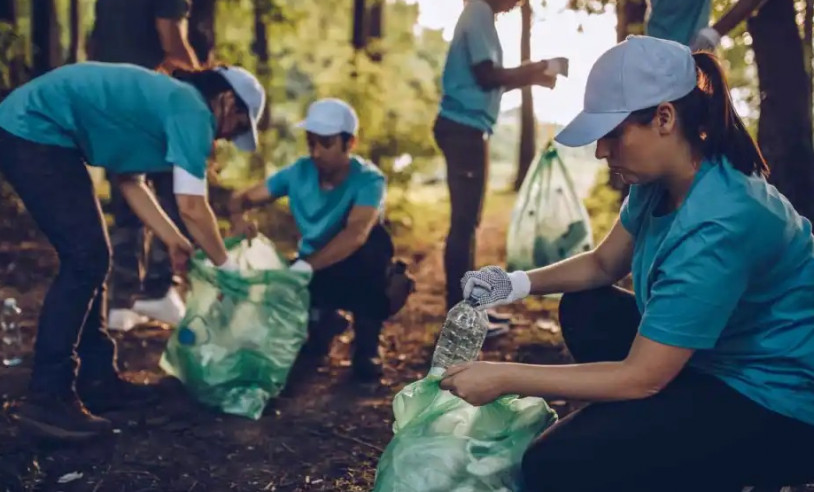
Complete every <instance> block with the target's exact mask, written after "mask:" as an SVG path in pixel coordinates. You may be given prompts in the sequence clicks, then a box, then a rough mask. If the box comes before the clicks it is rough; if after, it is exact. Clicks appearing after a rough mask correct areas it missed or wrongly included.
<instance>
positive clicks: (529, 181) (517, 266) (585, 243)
mask: <svg viewBox="0 0 814 492" xmlns="http://www.w3.org/2000/svg"><path fill="white" fill-rule="evenodd" d="M517 196H518V198H517V202H516V203H515V206H514V209H513V211H512V218H511V223H510V224H509V231H508V235H507V242H506V264H507V267H508V268H509V269H510V270H530V269H532V268H539V267H543V266H546V265H550V264H552V263H556V262H558V261H560V260H564V259H566V258H570V257H571V256H574V255H576V254H578V253H582V252H584V251H590V250H591V249H593V246H594V244H593V235H592V232H591V223H590V220H589V219H588V212H587V210H586V209H585V205H583V203H582V200H580V198H579V196H578V195H577V193H576V191H575V189H574V183H573V182H572V180H571V176H570V175H569V173H568V170H567V169H566V167H565V165H564V164H563V162H562V159H561V158H560V156H559V153H558V152H557V148H556V147H555V146H554V143H553V142H550V143H549V144H548V146H546V148H545V150H543V152H542V154H541V155H540V157H539V159H537V162H536V163H535V164H534V167H533V168H532V169H530V170H529V172H528V174H527V175H526V178H525V179H524V180H523V185H522V186H521V187H520V192H519V193H518V195H517Z"/></svg>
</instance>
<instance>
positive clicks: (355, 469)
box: [0, 197, 814, 492]
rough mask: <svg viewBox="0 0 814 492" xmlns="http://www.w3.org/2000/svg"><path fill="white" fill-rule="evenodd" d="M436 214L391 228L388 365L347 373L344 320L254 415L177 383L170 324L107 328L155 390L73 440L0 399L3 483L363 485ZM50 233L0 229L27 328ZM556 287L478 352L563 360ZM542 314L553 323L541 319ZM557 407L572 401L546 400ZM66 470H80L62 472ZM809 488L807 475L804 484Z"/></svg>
mask: <svg viewBox="0 0 814 492" xmlns="http://www.w3.org/2000/svg"><path fill="white" fill-rule="evenodd" d="M491 203H492V206H490V207H489V208H488V209H487V213H486V216H485V217H484V221H483V224H482V227H481V230H480V232H479V252H478V262H479V263H481V264H483V263H500V262H501V261H502V260H503V258H504V257H505V237H506V227H507V222H508V216H509V209H510V204H511V200H510V198H506V197H504V198H498V199H496V200H493V202H491ZM443 222H444V219H443V215H439V217H438V219H436V223H435V224H434V225H431V226H428V228H427V231H426V232H422V233H421V234H419V235H417V236H415V237H413V238H412V239H411V240H409V241H406V242H405V241H401V242H400V244H401V246H400V247H399V254H400V255H401V256H403V257H406V258H408V259H410V260H411V261H412V262H413V274H414V276H415V277H416V279H417V288H418V291H417V292H416V293H415V294H414V295H413V296H412V297H411V299H410V301H409V303H408V305H407V306H406V307H405V308H404V309H403V310H402V311H401V312H400V313H399V314H398V315H397V316H396V317H395V318H394V319H392V320H391V321H389V322H388V323H387V326H386V328H385V331H384V340H385V342H384V345H385V348H386V352H387V356H386V359H385V362H386V367H385V377H384V378H383V379H382V381H381V384H374V385H359V384H357V383H354V382H352V381H351V380H350V378H349V372H350V371H349V346H350V342H351V341H352V332H348V333H345V334H343V335H341V336H339V337H338V338H337V340H336V341H335V343H334V345H333V349H332V352H331V354H330V357H329V358H328V359H327V360H325V361H324V362H322V363H321V364H316V363H314V361H306V360H302V361H300V363H298V364H297V365H296V366H295V369H294V371H293V372H292V376H291V378H290V380H289V384H288V387H287V389H286V391H285V392H284V393H283V395H281V396H280V397H279V398H277V399H276V400H274V401H272V402H271V403H270V404H269V406H268V408H267V409H266V412H265V414H264V416H263V418H261V419H260V420H259V421H252V420H248V419H244V418H240V417H233V416H228V415H223V414H218V413H216V412H214V411H211V410H209V409H207V408H204V407H202V406H201V405H199V404H197V403H196V402H195V401H193V400H191V399H190V398H189V397H187V395H186V393H185V391H184V388H183V386H181V385H180V383H178V382H177V381H175V380H174V379H172V378H168V377H166V376H164V375H163V373H162V371H161V370H160V369H159V368H158V360H159V357H160V355H161V353H162V350H163V348H164V345H165V343H166V340H167V338H168V336H169V333H170V332H169V331H168V330H166V329H165V328H164V327H162V326H160V325H151V326H144V327H140V328H137V329H135V330H133V331H131V332H128V333H126V334H121V333H118V334H116V338H117V340H118V342H119V350H120V357H119V359H120V363H121V365H122V366H123V369H125V370H126V375H127V377H128V378H130V379H132V380H135V381H145V382H150V383H156V384H157V385H158V388H159V390H160V391H161V392H162V395H163V396H162V398H161V400H160V402H159V403H158V404H156V405H154V406H152V407H150V408H146V409H145V408H140V409H131V410H129V411H121V412H118V413H111V414H106V415H105V416H106V417H108V418H110V419H111V420H112V421H113V422H114V423H115V425H116V427H117V433H116V434H115V435H114V436H113V437H112V438H110V439H108V440H103V441H98V442H94V443H90V444H82V445H65V444H60V443H54V442H43V441H35V440H32V439H31V438H28V437H26V436H23V435H19V434H18V432H17V430H16V428H15V427H14V426H13V425H12V423H11V422H10V421H9V420H8V418H7V417H6V416H5V412H3V413H0V491H18V490H20V491H22V490H25V491H65V492H69V491H88V492H91V491H92V492H96V491H111V492H112V491H116V492H119V491H121V492H125V491H133V492H135V491H140V492H147V491H218V492H219V491H232V490H234V491H368V490H371V488H372V486H373V480H374V474H375V469H376V464H377V460H378V458H379V456H380V455H381V453H382V451H383V449H384V447H385V446H386V445H387V443H388V442H389V440H390V438H391V436H392V432H391V425H392V410H391V406H390V405H391V401H392V397H393V395H395V394H396V393H397V392H398V391H399V390H400V389H401V388H403V387H404V385H405V384H408V383H410V382H412V381H414V380H416V379H419V378H421V377H423V375H424V374H425V372H426V370H427V369H428V364H429V361H430V357H431V354H432V348H433V344H434V341H435V336H436V335H437V331H438V329H439V327H440V325H441V323H442V321H443V317H444V315H445V312H444V305H443V286H444V283H443V282H444V279H443V268H442V264H441V251H442V236H443V232H444V230H443V227H442V224H443ZM56 264H57V263H56V258H55V255H54V254H53V253H52V252H51V250H50V248H49V247H48V245H47V244H44V243H43V242H42V241H38V240H31V241H26V242H22V243H20V242H19V241H10V240H9V238H8V237H7V238H5V239H3V238H0V297H8V296H16V297H17V298H18V299H19V300H20V301H21V305H22V307H23V309H24V310H25V313H26V318H25V326H24V328H25V332H26V335H27V338H28V339H29V341H30V340H31V338H32V337H33V332H34V326H35V324H36V313H38V311H39V307H40V305H41V302H42V299H43V295H44V292H45V288H46V287H47V284H48V281H49V279H50V278H51V277H52V276H53V274H54V272H55V268H56ZM556 306H557V301H556V300H542V301H530V302H528V303H527V304H525V305H520V306H514V307H512V308H511V312H512V313H513V315H514V317H513V327H512V329H511V331H510V332H509V333H508V334H507V335H505V336H503V337H499V338H497V339H493V340H488V341H487V343H486V346H485V347H484V355H483V357H484V358H485V359H489V360H515V361H525V362H538V363H557V362H564V361H567V360H569V358H568V354H567V351H566V350H565V348H564V345H563V344H562V341H561V338H560V337H559V334H558V333H557V330H556V323H555V322H556ZM552 326H553V329H552ZM29 362H30V357H29V360H27V361H26V364H24V365H23V366H22V367H19V368H14V369H3V368H0V399H2V403H3V405H4V407H6V408H7V407H8V404H9V403H10V402H11V401H13V400H14V399H15V398H16V397H18V396H20V395H21V394H22V393H23V391H24V388H25V385H26V383H27V380H28V375H29V372H30V371H29V367H28V365H27V364H28V363H29ZM549 403H550V404H551V406H552V408H554V409H555V410H556V411H557V412H558V413H559V415H560V416H564V415H566V414H567V413H569V412H570V411H572V410H573V408H574V406H573V405H572V404H570V403H568V402H565V401H550V402H549ZM67 474H74V476H77V475H76V474H81V476H79V477H78V478H76V479H75V480H73V481H71V482H69V483H65V484H60V483H59V480H60V478H62V477H65V476H66V475H67ZM812 490H814V489H812Z"/></svg>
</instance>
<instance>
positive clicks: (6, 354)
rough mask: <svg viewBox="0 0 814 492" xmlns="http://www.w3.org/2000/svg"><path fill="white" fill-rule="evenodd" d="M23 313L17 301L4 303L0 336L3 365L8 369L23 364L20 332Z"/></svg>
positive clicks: (11, 299) (10, 299)
mask: <svg viewBox="0 0 814 492" xmlns="http://www.w3.org/2000/svg"><path fill="white" fill-rule="evenodd" d="M21 314H22V311H21V310H20V308H19V307H17V300H16V299H13V298H8V299H6V300H5V301H3V308H2V311H0V336H2V347H0V352H1V354H0V355H2V361H3V365H4V366H6V367H14V366H18V365H20V364H21V363H22V362H23V336H22V333H21V332H20V318H21Z"/></svg>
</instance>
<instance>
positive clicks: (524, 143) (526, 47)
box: [514, 2, 536, 191]
mask: <svg viewBox="0 0 814 492" xmlns="http://www.w3.org/2000/svg"><path fill="white" fill-rule="evenodd" d="M520 13H521V28H520V59H521V60H522V61H528V60H530V59H531V16H532V11H531V5H530V4H529V2H524V3H523V5H522V6H521V7H520ZM521 91H522V92H521V103H520V152H519V159H518V163H517V176H516V177H515V180H514V189H515V191H517V190H519V189H520V187H521V186H522V185H523V180H524V179H525V178H526V173H528V171H529V167H530V166H531V161H532V160H533V159H534V152H535V147H536V142H535V140H536V138H535V137H536V131H535V130H536V128H535V126H536V125H535V121H534V99H533V97H532V93H531V87H530V86H526V87H523V88H522V89H521Z"/></svg>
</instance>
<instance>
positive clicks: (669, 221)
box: [442, 37, 814, 492]
mask: <svg viewBox="0 0 814 492" xmlns="http://www.w3.org/2000/svg"><path fill="white" fill-rule="evenodd" d="M557 140H558V141H559V142H560V143H562V144H564V145H569V146H581V145H587V144H589V143H591V142H594V141H597V144H596V156H597V158H598V159H605V160H607V162H608V165H609V166H610V169H611V171H612V172H614V173H617V174H619V175H621V176H622V178H623V179H624V180H625V181H626V182H627V183H629V184H630V185H631V187H630V195H629V196H628V198H627V199H626V200H625V202H624V204H623V205H622V209H621V212H620V214H619V220H618V221H617V223H616V224H615V225H614V227H613V229H612V230H611V232H610V233H609V234H608V236H607V237H606V238H605V239H604V241H602V243H601V244H600V245H599V246H598V247H597V248H596V249H595V250H594V251H591V252H588V253H585V254H582V255H580V256H576V257H574V258H571V259H568V260H565V261H563V262H560V263H557V264H555V265H551V266H548V267H545V268H541V269H537V270H534V271H531V272H522V271H517V272H512V273H507V272H505V271H503V270H502V269H500V268H498V267H494V266H490V267H486V268H484V269H482V270H480V271H477V272H468V273H467V274H466V276H465V277H464V278H463V280H462V284H463V287H464V295H465V296H466V297H467V298H472V297H471V296H473V291H474V300H475V301H476V302H477V303H478V304H479V305H481V306H493V305H498V304H505V303H509V302H514V301H517V300H520V299H522V298H524V297H526V296H527V295H529V294H537V295H540V294H548V293H555V292H564V293H565V295H564V296H563V298H562V301H561V304H560V322H561V325H562V331H563V336H564V338H565V342H566V344H567V346H568V348H569V349H570V351H571V353H572V355H573V357H574V358H575V359H576V361H577V363H576V364H573V365H565V366H562V365H561V366H552V365H524V364H508V363H489V362H473V363H469V364H464V365H461V366H457V367H453V368H450V369H449V371H448V373H447V375H446V377H445V379H444V380H443V382H442V387H444V388H447V389H450V390H451V391H452V392H453V393H455V394H457V395H459V396H460V397H462V398H464V399H466V400H468V401H470V402H471V403H473V404H482V403H485V402H487V401H490V400H493V399H494V398H496V397H498V396H500V395H502V394H520V395H533V396H542V397H546V398H567V399H571V400H582V401H588V402H593V403H592V404H591V405H588V406H587V407H586V408H584V409H582V410H580V411H578V412H575V413H573V414H571V415H569V416H568V417H566V418H564V419H563V420H562V421H560V422H559V423H557V424H556V425H554V426H553V427H552V428H551V429H549V430H547V431H546V432H545V433H544V434H543V435H542V436H540V437H539V438H538V440H537V441H536V442H534V443H533V444H532V445H531V447H530V448H529V449H528V450H527V452H526V454H525V457H524V460H523V466H522V470H523V478H524V480H525V482H526V487H527V488H525V489H524V490H530V491H536V490H544V491H546V492H557V491H569V492H575V491H599V490H602V491H625V492H631V491H655V490H658V491H666V490H681V491H686V490H692V491H707V490H709V491H713V490H714V491H724V490H740V488H741V487H742V486H745V485H790V484H795V483H805V482H806V481H807V480H811V479H812V478H814V477H813V476H812V475H814V467H812V463H814V445H812V443H814V240H813V239H812V234H811V223H810V222H809V221H808V220H806V219H805V218H803V217H801V216H800V215H798V214H797V212H796V211H795V210H794V208H793V207H792V206H791V205H790V204H789V202H788V201H787V200H786V199H785V197H783V196H782V195H781V194H780V193H778V191H777V190H776V189H775V188H774V187H773V186H771V185H769V184H768V183H767V181H766V175H767V174H768V172H769V169H768V166H767V165H766V162H765V161H764V159H763V157H762V155H761V153H760V150H759V149H758V148H757V146H756V145H755V143H754V141H753V140H752V138H751V137H750V136H749V134H748V133H747V131H746V128H745V127H744V125H743V122H742V121H741V119H740V118H739V117H738V115H737V113H736V112H735V110H734V108H733V106H732V101H731V99H730V95H729V89H728V87H727V84H726V80H725V78H724V75H723V73H722V70H721V68H720V66H719V64H718V62H717V61H716V59H715V57H714V56H713V55H712V54H709V53H703V52H700V53H696V54H691V53H690V50H689V49H688V48H686V47H684V46H682V45H679V44H677V43H674V42H671V41H663V40H658V39H655V38H651V37H632V38H629V39H628V40H627V41H626V42H623V43H621V44H619V45H617V46H615V47H613V48H611V49H610V50H609V51H608V52H606V53H605V54H604V55H602V57H600V59H599V60H598V61H597V62H596V64H595V65H594V67H593V69H592V70H591V73H590V76H589V78H588V84H587V88H586V94H585V109H584V110H583V112H582V113H581V114H580V115H579V116H577V117H576V119H575V120H574V121H573V122H572V123H571V124H570V125H568V126H567V127H566V128H565V129H564V130H563V131H562V132H561V133H560V134H559V135H558V137H557ZM628 273H632V277H633V285H634V290H635V294H633V293H630V292H627V291H624V290H622V289H619V288H617V287H615V286H613V284H614V283H615V282H617V281H618V280H620V279H622V278H623V277H625V276H626V275H627V274H628ZM475 287H480V289H475ZM481 289H485V290H486V292H483V291H482V290H481Z"/></svg>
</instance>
